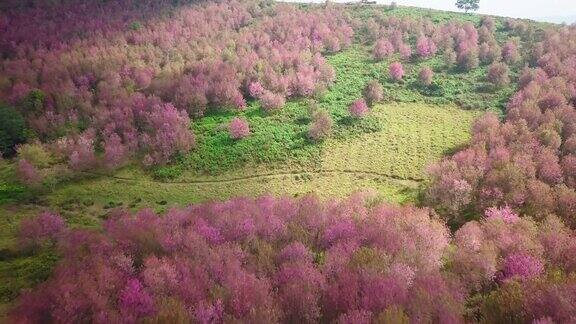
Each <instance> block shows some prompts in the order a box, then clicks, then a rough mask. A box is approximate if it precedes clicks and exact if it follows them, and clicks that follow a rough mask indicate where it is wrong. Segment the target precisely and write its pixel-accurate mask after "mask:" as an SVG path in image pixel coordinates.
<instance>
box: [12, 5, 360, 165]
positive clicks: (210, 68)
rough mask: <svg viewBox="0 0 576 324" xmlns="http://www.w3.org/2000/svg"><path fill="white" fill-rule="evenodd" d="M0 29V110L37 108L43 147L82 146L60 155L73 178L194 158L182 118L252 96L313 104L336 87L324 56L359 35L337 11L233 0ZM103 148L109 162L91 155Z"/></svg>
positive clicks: (17, 16) (77, 10)
mask: <svg viewBox="0 0 576 324" xmlns="http://www.w3.org/2000/svg"><path fill="white" fill-rule="evenodd" d="M11 5H12V6H13V8H17V7H21V5H18V4H17V3H12V4H11ZM272 17H273V19H272ZM38 26H44V27H43V28H40V29H39V28H38ZM0 30H1V33H2V39H0V52H1V54H2V60H0V70H2V71H3V73H2V75H3V76H5V79H4V78H3V79H2V82H0V84H1V85H0V100H2V99H3V100H4V101H6V102H10V103H12V104H14V105H16V106H24V105H26V102H27V98H28V97H30V96H34V98H37V99H38V100H36V99H35V100H34V109H33V112H32V110H30V109H25V111H27V113H26V116H25V117H26V119H27V120H28V123H29V125H30V126H31V128H32V129H33V130H34V131H35V133H36V134H37V135H38V137H39V139H40V140H41V141H42V142H44V143H46V144H47V147H53V145H51V144H53V143H54V142H55V141H59V142H66V143H69V144H70V145H69V146H72V145H76V146H77V147H76V148H70V150H68V151H67V153H68V154H67V155H66V156H64V157H63V158H65V160H66V161H67V162H68V164H69V166H70V168H71V169H73V170H76V171H83V170H87V169H91V168H94V167H98V166H105V167H107V168H116V167H119V166H121V165H122V164H123V163H124V162H125V161H126V160H127V159H129V158H131V157H134V156H138V157H140V156H143V157H145V159H144V161H143V162H144V164H162V163H166V162H167V161H169V160H170V159H171V157H172V156H173V155H175V154H177V153H180V152H183V151H187V150H190V149H191V148H192V147H193V140H192V137H193V135H192V134H191V133H190V129H189V120H188V119H187V116H184V115H183V114H182V112H185V114H187V115H188V116H190V117H193V118H198V117H201V116H203V115H204V114H205V112H206V111H208V110H211V109H232V110H233V109H243V108H245V107H246V98H245V97H251V98H255V99H262V100H263V101H264V103H266V105H265V106H266V107H268V108H271V109H275V108H280V107H281V106H282V105H283V104H282V103H283V100H284V99H285V98H289V97H294V96H312V95H314V94H315V93H316V92H317V91H320V90H321V89H325V88H326V87H328V86H329V85H330V84H331V83H332V82H333V81H334V78H335V73H334V70H333V68H332V67H331V66H330V65H329V64H328V63H327V62H326V61H325V59H324V58H323V56H322V54H323V53H327V52H330V53H331V52H335V51H339V50H341V49H343V48H346V47H347V46H349V45H350V43H351V41H352V37H353V33H354V32H353V30H352V28H351V25H350V21H349V19H348V18H346V17H345V16H344V15H343V13H342V11H341V10H339V9H337V8H332V7H330V8H321V7H318V8H315V9H314V10H311V11H304V10H298V9H296V8H294V7H293V6H289V5H282V4H272V3H257V2H254V1H248V2H241V1H235V0H231V1H222V2H216V3H214V2H210V3H198V2H193V3H192V4H182V3H181V2H176V3H171V2H155V1H151V2H146V3H141V2H140V1H117V0H113V1H106V2H105V3H100V2H80V1H67V2H66V3H65V4H61V3H59V4H58V5H53V4H49V3H41V4H40V3H39V4H37V6H35V7H34V8H20V9H15V10H8V11H7V12H6V14H5V15H2V16H1V17H0ZM174 57H179V59H174ZM4 80H7V81H8V82H3V81H4ZM271 94H273V95H271ZM143 96H146V97H147V98H150V99H149V100H151V101H153V103H151V105H152V106H151V107H146V110H147V111H146V113H145V114H143V113H142V112H141V111H139V110H140V107H134V106H133V102H135V101H141V100H142V99H141V97H143ZM157 98H159V99H157ZM160 101H161V102H160ZM156 110H157V111H156ZM144 115H145V116H144ZM164 115H165V116H166V117H162V116H164ZM176 115H178V116H176ZM161 118H165V119H164V120H160V119H161ZM142 119H144V122H143V124H144V127H141V125H142V123H141V121H142ZM86 124H87V125H86ZM152 124H153V125H152ZM165 124H171V125H174V128H175V130H170V129H167V127H164V126H163V125H165ZM63 130H66V131H65V132H64V133H63ZM155 130H157V131H155ZM83 132H88V134H80V133H83ZM185 132H188V133H189V135H186V134H184V133H185ZM114 134H116V135H114ZM118 137H119V140H118ZM71 143H74V144H71ZM104 146H106V148H107V152H108V153H107V154H106V156H104V157H101V156H99V154H91V153H90V152H89V151H90V150H92V151H98V149H99V148H101V147H104ZM81 147H85V148H84V149H82V148H81ZM60 151H61V150H60Z"/></svg>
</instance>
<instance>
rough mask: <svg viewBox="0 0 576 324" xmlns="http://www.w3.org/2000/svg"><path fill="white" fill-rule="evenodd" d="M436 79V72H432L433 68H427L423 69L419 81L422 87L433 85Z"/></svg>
mask: <svg viewBox="0 0 576 324" xmlns="http://www.w3.org/2000/svg"><path fill="white" fill-rule="evenodd" d="M433 77H434V72H433V71H432V69H431V68H429V67H427V66H425V67H423V68H422V70H420V73H419V74H418V80H419V82H420V85H422V86H425V87H427V86H429V85H431V84H432V78H433Z"/></svg>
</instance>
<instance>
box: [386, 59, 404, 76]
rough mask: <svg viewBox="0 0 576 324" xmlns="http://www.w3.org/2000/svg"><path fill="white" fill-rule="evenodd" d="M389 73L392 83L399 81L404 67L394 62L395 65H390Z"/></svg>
mask: <svg viewBox="0 0 576 324" xmlns="http://www.w3.org/2000/svg"><path fill="white" fill-rule="evenodd" d="M389 72H390V77H391V78H392V80H394V81H400V80H402V78H403V77H404V67H403V66H402V63H400V62H395V63H392V64H390V67H389Z"/></svg>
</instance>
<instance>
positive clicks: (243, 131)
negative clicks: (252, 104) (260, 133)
mask: <svg viewBox="0 0 576 324" xmlns="http://www.w3.org/2000/svg"><path fill="white" fill-rule="evenodd" d="M228 133H229V134H230V137H231V138H232V139H241V138H244V137H246V136H248V135H250V126H249V125H248V121H247V120H246V119H244V118H238V117H234V118H233V119H232V121H230V124H228Z"/></svg>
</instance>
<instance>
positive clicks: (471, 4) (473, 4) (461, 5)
mask: <svg viewBox="0 0 576 324" xmlns="http://www.w3.org/2000/svg"><path fill="white" fill-rule="evenodd" d="M479 3H480V0H456V7H458V9H462V10H464V11H465V12H466V13H468V11H470V10H472V11H476V10H478V9H479V8H480V5H479Z"/></svg>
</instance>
